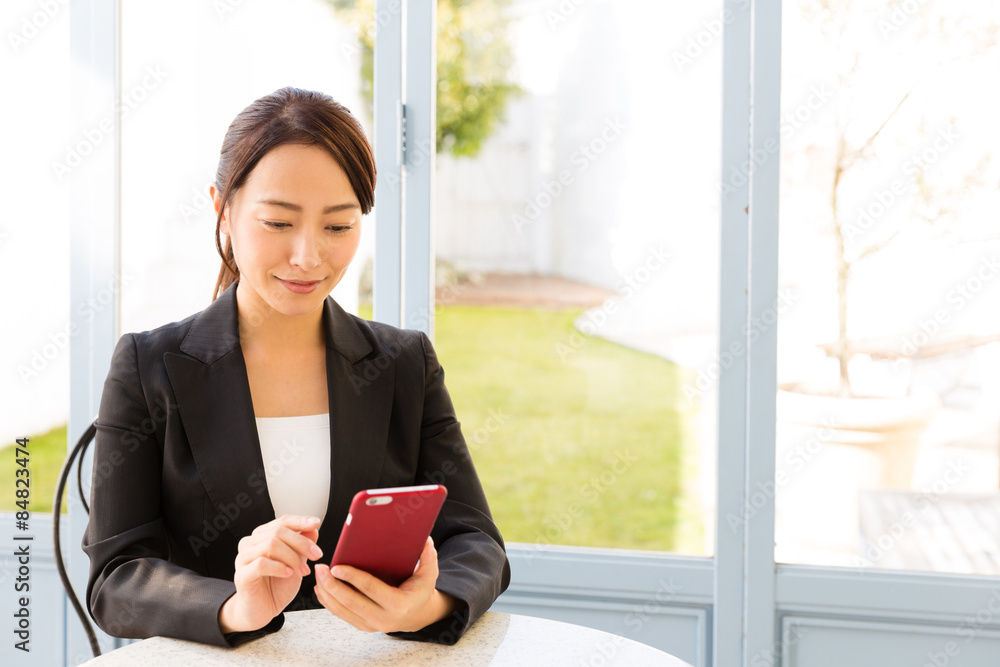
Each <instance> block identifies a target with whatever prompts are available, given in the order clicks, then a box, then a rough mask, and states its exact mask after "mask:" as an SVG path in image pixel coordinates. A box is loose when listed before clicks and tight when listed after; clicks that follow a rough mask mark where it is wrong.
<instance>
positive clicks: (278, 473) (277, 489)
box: [256, 413, 330, 521]
mask: <svg viewBox="0 0 1000 667" xmlns="http://www.w3.org/2000/svg"><path fill="white" fill-rule="evenodd" d="M256 421H257V436H258V438H259V439H260V453H261V457H262V458H263V459H264V477H265V479H266V480H267V493H268V495H269V496H270V497H271V504H272V505H273V506H274V516H275V518H277V517H279V516H281V515H282V514H300V515H302V516H318V517H319V518H320V521H322V520H323V519H324V518H325V517H326V505H327V502H328V501H329V499H330V414H329V413H323V414H321V415H304V416H301V417H257V418H256Z"/></svg>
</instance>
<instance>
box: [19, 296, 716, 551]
mask: <svg viewBox="0 0 1000 667" xmlns="http://www.w3.org/2000/svg"><path fill="white" fill-rule="evenodd" d="M580 312H581V311H579V310H574V311H553V310H545V309H514V308H496V307H478V306H441V307H438V308H437V310H436V318H437V321H436V331H435V348H436V350H437V353H438V357H439V359H440V361H441V364H442V366H443V367H444V369H445V377H446V383H447V386H448V390H449V393H450V394H451V398H452V401H453V402H454V404H455V410H456V412H457V414H458V417H459V419H460V420H461V421H462V431H463V433H464V434H465V438H466V440H467V442H468V443H469V445H470V449H471V450H472V455H473V459H474V461H475V463H476V468H477V470H478V472H479V475H480V477H481V479H482V481H483V486H484V487H485V490H486V495H487V498H488V499H489V502H490V508H491V510H492V511H493V514H494V518H495V519H496V521H497V524H498V525H499V526H500V529H501V531H502V532H503V535H504V538H505V539H506V540H508V541H511V542H538V543H543V544H573V545H578V546H596V547H617V548H630V549H656V550H666V551H677V550H679V551H684V552H687V553H700V552H701V549H702V547H701V534H700V528H697V527H696V528H693V529H692V528H691V526H692V525H695V524H696V523H699V522H697V521H691V520H689V518H690V517H686V516H685V514H692V513H691V512H689V511H688V510H687V509H686V508H685V507H684V502H685V501H684V493H683V488H684V483H685V479H692V478H693V475H695V474H696V470H695V468H694V464H693V458H692V457H689V460H685V458H684V456H683V452H684V449H683V446H682V440H683V439H684V437H685V436H684V434H685V433H686V432H687V430H686V428H685V418H686V415H685V414H683V413H682V412H681V411H680V410H679V408H678V407H677V406H678V405H680V404H681V401H680V400H679V399H680V386H681V373H682V370H681V369H679V368H678V367H677V366H675V365H673V364H671V363H669V362H667V361H665V360H663V359H661V358H659V357H656V356H652V355H648V354H644V353H641V352H636V351H634V350H631V349H629V348H625V347H622V346H620V345H616V344H614V343H610V342H607V341H605V340H603V339H600V338H594V337H590V336H585V335H583V334H580V333H578V332H576V330H575V329H574V328H573V320H574V318H575V317H576V316H577V315H579V314H580ZM362 317H369V318H370V317H371V310H370V306H369V307H368V308H367V309H363V311H362ZM29 450H30V451H31V458H30V460H31V463H30V466H31V467H30V470H31V485H32V486H31V505H30V510H31V511H32V512H51V511H52V496H53V494H54V493H55V483H56V478H57V477H58V475H59V470H60V467H61V465H62V462H63V460H64V459H65V457H66V427H65V426H63V427H61V428H57V429H54V430H52V431H50V432H48V433H45V434H43V435H38V436H32V437H31V441H30V445H29ZM15 466H16V464H15V461H14V450H13V449H8V448H5V449H2V450H0V480H2V481H0V488H3V489H5V491H4V492H3V496H2V497H0V510H8V511H14V510H16V507H15V505H14V501H15V498H14V493H13V481H12V480H13V479H14V470H15Z"/></svg>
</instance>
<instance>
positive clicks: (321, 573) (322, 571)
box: [315, 565, 326, 579]
mask: <svg viewBox="0 0 1000 667" xmlns="http://www.w3.org/2000/svg"><path fill="white" fill-rule="evenodd" d="M315 569H316V578H317V579H326V566H325V565H317V566H316V568H315Z"/></svg>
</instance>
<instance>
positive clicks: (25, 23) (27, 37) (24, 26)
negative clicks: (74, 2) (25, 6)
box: [7, 0, 69, 54]
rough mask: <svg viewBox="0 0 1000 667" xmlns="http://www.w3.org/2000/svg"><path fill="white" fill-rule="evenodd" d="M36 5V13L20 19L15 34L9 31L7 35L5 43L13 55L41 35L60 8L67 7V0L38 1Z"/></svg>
mask: <svg viewBox="0 0 1000 667" xmlns="http://www.w3.org/2000/svg"><path fill="white" fill-rule="evenodd" d="M36 5H37V7H38V9H37V10H36V11H33V12H32V13H31V14H30V15H28V16H23V17H21V25H20V26H19V28H18V29H17V31H16V32H15V31H13V30H11V31H9V32H8V33H7V43H9V44H10V48H11V50H12V51H13V52H14V53H15V54H16V53H17V52H18V51H20V50H21V49H22V48H24V47H25V46H27V45H28V42H30V41H31V40H33V39H34V38H35V37H37V36H38V35H39V34H41V32H42V30H44V29H45V26H47V25H49V24H50V23H51V22H52V21H53V20H54V19H55V18H56V16H58V14H59V12H60V11H62V8H63V7H68V6H69V0H38V2H37V3H36Z"/></svg>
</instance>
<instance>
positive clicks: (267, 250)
mask: <svg viewBox="0 0 1000 667" xmlns="http://www.w3.org/2000/svg"><path fill="white" fill-rule="evenodd" d="M374 189H375V163H374V158H373V154H372V150H371V146H370V145H369V143H368V141H367V139H366V137H365V135H364V132H363V130H362V128H361V126H360V125H359V124H358V122H357V121H356V120H355V119H354V118H353V117H352V116H351V114H350V113H349V112H348V110H347V109H345V108H344V107H343V106H341V105H340V104H338V103H337V102H335V101H334V100H333V99H331V98H330V97H329V96H327V95H324V94H321V93H316V92H310V91H304V90H299V89H295V88H283V89H281V90H278V91H276V92H274V93H273V94H271V95H267V96H266V97H263V98H261V99H259V100H257V101H255V102H254V103H253V104H251V105H250V106H248V107H247V108H246V109H244V110H243V111H242V112H241V113H240V114H239V115H238V116H237V117H236V119H235V120H234V121H233V123H232V124H231V125H230V127H229V130H228V132H227V134H226V137H225V141H224V142H223V145H222V152H221V156H220V160H219V168H218V172H217V174H216V181H215V185H214V186H212V188H211V195H212V197H213V198H214V200H215V210H216V214H217V217H216V232H215V234H216V236H215V238H216V247H217V248H218V250H219V253H220V255H221V256H222V268H221V270H220V273H219V280H218V282H217V284H216V289H215V292H214V294H213V301H212V303H211V304H210V305H209V306H208V307H207V308H206V309H205V310H203V311H201V312H199V313H196V314H194V315H191V316H190V317H188V318H186V319H184V320H182V321H180V322H173V323H170V324H166V325H164V326H161V327H159V328H157V329H153V330H151V331H144V332H141V333H129V334H125V335H123V336H122V337H121V338H120V339H119V341H118V344H117V346H116V348H115V351H114V355H113V357H112V359H111V369H110V371H109V373H108V377H107V380H106V381H105V384H104V390H103V394H102V396H101V403H100V411H99V414H98V419H97V436H96V442H95V452H94V466H93V469H94V476H93V486H92V489H91V511H90V521H89V524H88V526H87V531H86V533H85V535H84V538H83V549H84V551H85V552H86V553H87V555H88V557H89V558H90V576H89V580H88V584H87V603H88V607H89V609H90V613H91V615H92V616H93V618H94V620H95V621H96V622H97V624H98V625H99V626H100V627H101V628H102V629H103V630H104V631H105V632H107V633H109V634H111V635H114V636H118V637H150V636H157V635H158V636H168V637H178V638H182V639H189V640H193V641H199V642H203V643H208V644H215V645H219V646H236V645H238V644H241V643H244V642H246V641H249V640H251V639H254V638H256V637H259V636H262V635H264V634H267V633H270V632H275V631H277V630H278V629H279V628H281V626H282V623H283V621H284V616H283V611H288V610H293V609H318V608H321V607H325V608H326V609H328V610H329V611H330V612H331V613H332V614H334V615H336V616H339V617H340V618H342V619H344V620H345V621H347V622H348V623H350V624H352V625H353V626H355V627H357V628H359V629H361V630H364V631H368V632H375V631H380V632H387V633H392V634H395V635H398V636H402V637H407V638H412V639H420V640H426V641H435V642H440V643H445V644H451V643H454V642H455V641H456V640H457V639H458V638H459V637H460V636H461V635H462V634H463V633H464V632H465V631H466V630H467V629H468V628H469V626H470V625H471V624H472V623H474V622H475V621H476V620H477V619H478V618H479V617H480V616H481V615H482V614H483V613H484V612H485V611H486V610H487V609H488V608H489V606H490V605H491V604H492V603H493V601H494V600H495V599H496V598H497V596H498V595H500V593H502V592H503V591H504V590H505V589H506V587H507V585H508V582H509V580H510V566H509V564H508V561H507V557H506V553H505V551H504V546H503V540H502V538H501V536H500V533H499V531H498V530H497V528H496V526H495V525H494V523H493V520H492V518H491V515H490V511H489V507H488V505H487V502H486V498H485V496H484V494H483V489H482V486H481V484H480V482H479V478H478V476H477V475H476V471H475V468H474V467H473V464H472V460H471V458H470V456H469V451H468V448H467V447H466V444H465V441H464V439H463V437H462V433H461V430H460V428H459V422H458V421H457V419H456V417H455V412H454V409H453V407H452V403H451V399H450V398H449V396H448V392H447V390H446V389H445V386H444V371H443V370H442V368H441V366H440V364H439V363H438V360H437V357H436V356H435V354H434V349H433V347H432V345H431V342H430V340H429V339H428V338H427V336H426V335H424V334H423V333H421V332H419V331H410V330H404V329H397V328H394V327H391V326H387V325H384V324H380V323H378V322H368V321H365V320H362V319H360V318H357V317H354V316H353V315H349V314H347V313H346V312H345V311H344V310H343V309H341V308H340V306H338V305H337V303H336V302H335V301H334V300H333V298H332V297H331V296H329V294H330V291H331V290H332V289H333V288H334V287H335V286H336V285H337V283H338V282H339V281H340V280H341V278H342V277H343V275H344V273H345V271H346V270H347V267H348V265H349V264H350V262H351V260H352V259H353V257H354V254H355V252H356V251H357V248H358V242H359V240H360V234H361V224H362V216H363V215H365V214H367V213H368V212H369V211H370V210H371V208H372V205H373V203H374ZM220 231H221V232H222V233H223V234H225V235H226V244H225V250H223V249H222V245H221V244H220V242H219V233H220ZM429 483H441V484H444V485H445V486H446V487H447V489H448V497H447V500H446V501H445V504H444V507H443V508H442V510H441V513H440V515H439V517H438V519H437V522H436V523H435V525H434V529H433V531H432V533H431V539H429V540H428V542H427V544H426V545H425V547H424V550H423V553H422V554H421V557H420V564H419V566H418V567H417V569H416V571H415V572H414V574H413V576H412V577H410V578H409V579H408V580H406V581H405V582H403V583H402V584H400V585H399V586H398V587H393V586H389V585H387V584H385V583H383V582H382V581H381V580H379V579H377V578H376V577H374V576H372V575H370V574H368V573H367V572H364V571H361V570H358V569H355V568H351V567H346V566H338V567H337V568H334V570H333V571H332V572H331V570H330V568H329V567H328V566H327V565H325V564H324V563H328V562H329V559H330V557H331V556H332V555H333V551H334V547H335V546H336V544H337V539H338V537H339V535H340V529H341V527H342V525H343V523H344V519H345V518H346V516H347V511H348V507H349V505H350V501H351V498H352V497H353V496H354V494H355V493H356V492H357V491H359V490H362V489H368V488H380V487H395V486H408V485H416V484H429ZM310 561H312V562H313V567H312V568H311V569H310V565H309V564H310Z"/></svg>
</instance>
